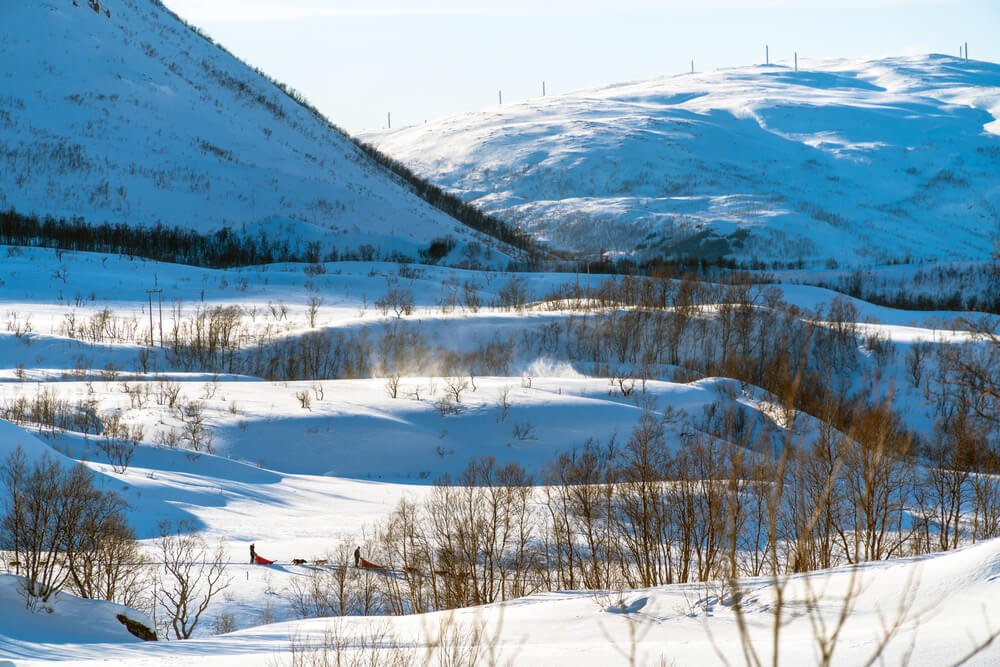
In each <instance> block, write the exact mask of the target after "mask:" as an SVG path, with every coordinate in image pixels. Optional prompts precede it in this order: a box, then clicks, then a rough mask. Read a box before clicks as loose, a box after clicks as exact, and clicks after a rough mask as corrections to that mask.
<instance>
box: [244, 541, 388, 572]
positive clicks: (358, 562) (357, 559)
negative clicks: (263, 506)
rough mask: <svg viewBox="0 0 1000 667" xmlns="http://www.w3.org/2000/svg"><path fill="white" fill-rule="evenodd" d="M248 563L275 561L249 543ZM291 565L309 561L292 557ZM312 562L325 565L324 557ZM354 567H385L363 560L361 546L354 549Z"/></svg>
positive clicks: (373, 568) (263, 563) (305, 563)
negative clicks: (265, 556) (258, 551)
mask: <svg viewBox="0 0 1000 667" xmlns="http://www.w3.org/2000/svg"><path fill="white" fill-rule="evenodd" d="M250 564H251V565H274V564H275V561H273V560H271V559H269V558H264V557H263V556H261V555H260V554H259V553H257V547H256V545H255V544H251V545H250ZM291 564H292V565H307V564H309V561H307V560H306V559H304V558H293V559H292V560H291ZM312 564H313V565H315V566H317V567H325V566H326V565H327V561H326V559H322V560H314V561H312ZM354 567H356V568H358V569H361V570H384V569H385V568H384V567H382V566H381V565H376V564H375V563H373V562H371V561H370V560H365V559H364V558H362V557H361V547H357V548H355V549H354Z"/></svg>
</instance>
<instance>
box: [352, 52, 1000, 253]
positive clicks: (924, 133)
mask: <svg viewBox="0 0 1000 667" xmlns="http://www.w3.org/2000/svg"><path fill="white" fill-rule="evenodd" d="M800 64H801V63H800ZM998 117H1000V65H996V64H992V63H986V62H975V61H971V62H965V61H962V60H959V59H956V58H952V57H947V56H924V57H905V58H888V59H883V60H872V61H832V62H819V63H815V64H813V63H809V64H808V65H807V66H805V68H804V69H800V70H799V71H792V70H791V69H789V68H787V67H779V66H755V67H744V68H734V69H724V70H718V71H714V72H708V73H699V74H693V75H683V76H673V77H664V78H659V79H655V80H651V81H644V82H638V83H626V84H621V85H614V86H608V87H606V88H601V89H598V90H587V91H580V92H576V93H571V94H567V95H561V96H555V97H547V98H540V99H535V100H531V101H528V102H524V103H521V104H514V105H509V106H504V107H494V108H490V109H486V110H483V111H480V112H476V113H469V114H466V115H462V116H457V117H454V118H448V119H445V120H441V121H438V122H434V123H429V124H426V125H420V126H414V127H410V128H403V129H398V130H394V131H391V132H386V133H383V134H380V135H376V136H374V137H372V140H373V141H374V143H375V144H376V145H377V146H378V147H379V148H380V149H382V150H383V151H386V152H387V153H389V154H390V155H392V156H393V157H395V158H397V159H399V160H401V161H403V162H405V163H407V164H409V165H410V166H411V167H413V168H414V169H415V170H416V171H417V172H418V173H420V174H422V175H424V176H426V177H428V178H430V179H431V180H433V181H434V182H436V183H438V184H440V185H442V186H443V187H445V188H446V189H448V190H450V191H452V192H454V193H456V194H458V195H460V196H461V197H463V198H464V199H466V200H467V201H470V202H473V203H475V204H477V205H479V206H481V207H483V208H484V209H485V210H487V211H489V212H491V213H495V214H498V215H499V216H500V217H502V218H504V219H505V220H507V221H508V222H515V223H519V224H522V225H524V226H525V228H526V229H528V230H529V231H531V232H533V233H534V234H536V235H538V236H539V237H540V238H542V239H545V240H547V241H549V242H550V243H551V244H553V245H554V246H556V247H563V248H568V249H572V250H575V251H579V252H582V253H597V252H598V251H610V252H611V253H612V254H616V253H623V254H633V255H636V256H639V257H646V256H658V255H659V256H662V255H665V254H666V255H670V254H676V255H697V256H702V257H710V258H711V257H721V256H727V257H733V258H736V259H741V260H746V259H750V258H757V259H761V260H765V261H767V260H779V261H782V262H797V261H798V260H802V261H803V262H805V263H811V264H816V263H819V262H822V261H827V260H836V261H837V262H838V263H840V264H842V265H843V264H849V265H872V264H879V263H884V262H887V261H896V260H929V259H974V260H981V259H986V258H988V257H989V253H990V251H991V249H992V248H993V242H994V239H995V237H996V235H997V233H998V229H1000V182H998V181H997V179H996V174H997V173H998V170H1000V136H998V135H1000V133H998V131H997V128H998V127H1000V121H998V120H997V118H998ZM945 228H947V229H948V234H947V235H942V234H941V233H940V230H941V229H945Z"/></svg>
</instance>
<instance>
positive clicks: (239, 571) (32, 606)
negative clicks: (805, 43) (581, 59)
mask: <svg viewBox="0 0 1000 667" xmlns="http://www.w3.org/2000/svg"><path fill="white" fill-rule="evenodd" d="M0 18H2V19H3V21H2V24H0V667H9V666H10V665H17V666H18V667H20V666H22V665H35V664H49V663H53V662H59V663H63V664H74V665H76V664H79V665H89V664H98V663H100V664H142V665H160V664H171V665H177V664H184V665H188V664H190V665H206V666H212V667H216V666H219V667H221V666H224V665H248V664H249V665H275V666H277V665H281V666H284V665H288V666H291V667H320V666H324V667H325V666H330V665H337V666H338V667H339V666H341V665H386V666H390V665H392V666H397V665H449V666H454V667H458V666H461V665H487V664H488V665H541V664H569V663H570V662H573V663H576V664H579V665H595V666H596V665H613V664H623V665H625V664H627V665H706V664H720V665H722V664H744V663H745V664H749V665H762V664H775V665H803V664H822V665H831V664H837V665H857V664H876V663H877V664H914V665H950V664H955V665H958V664H970V665H994V664H997V663H998V661H1000V643H998V642H997V641H996V640H997V638H998V637H1000V603H998V601H997V600H998V599H1000V597H998V593H1000V380H998V378H1000V370H998V369H1000V256H998V255H997V253H998V245H997V233H998V220H1000V218H998V214H997V207H998V206H1000V181H998V180H997V173H1000V143H998V141H1000V139H998V136H997V135H998V130H997V121H996V113H997V111H998V110H1000V106H998V105H1000V93H998V92H997V91H998V90H1000V67H998V66H997V65H995V64H991V63H985V62H966V61H960V60H958V59H954V58H945V57H942V56H926V57H919V58H889V59H883V60H874V61H864V62H860V61H853V62H836V63H834V62H825V63H821V64H814V63H801V65H802V68H801V71H797V72H796V71H788V70H787V68H784V67H772V66H767V67H753V68H743V69H730V70H720V71H716V72H709V73H704V74H696V75H689V76H682V77H671V78H664V79H661V80H657V81H651V82H645V83H632V84H623V85H618V86H611V87H608V88H605V89H601V90H598V91H589V92H583V93H577V94H569V95H561V96H556V97H551V98H545V99H539V100H536V101H533V102H528V103H523V104H518V105H512V106H508V107H503V108H495V109H488V110H485V111H482V112H479V113H476V114H469V115H466V116H461V117H456V118H451V119H446V120H442V121H437V122H433V123H428V124H427V125H425V126H420V127H413V128H404V129H401V130H397V131H393V132H390V133H385V134H380V135H375V136H370V137H366V138H365V140H366V141H371V142H372V143H373V144H375V145H376V146H377V148H378V150H382V151H385V153H386V154H387V155H388V156H391V157H386V156H385V155H381V154H379V153H378V152H377V151H375V150H374V149H373V148H371V147H370V146H365V145H361V144H359V143H355V141H354V140H352V139H351V138H350V137H347V136H346V135H344V134H343V133H342V132H341V131H340V130H338V129H337V128H336V127H335V126H333V125H332V124H331V123H329V121H327V120H326V119H324V118H323V117H322V116H321V115H320V114H319V113H318V112H317V111H315V110H314V109H312V108H311V107H309V106H308V104H307V103H305V101H304V99H303V98H302V96H301V95H299V94H297V93H295V92H294V91H289V90H288V89H287V88H285V87H282V86H279V85H277V84H274V83H272V82H271V81H270V80H269V79H268V78H267V77H266V76H265V75H263V74H261V73H260V72H257V71H255V70H253V69H251V68H249V67H247V66H246V65H244V64H243V63H241V62H240V61H239V60H237V59H236V58H234V57H233V56H231V55H230V54H228V53H227V52H225V51H224V50H222V49H221V48H219V47H217V46H216V45H214V44H213V43H212V42H211V41H210V40H208V39H207V38H205V37H203V36H202V35H200V34H198V33H197V32H196V31H194V30H193V29H192V28H190V27H189V26H187V25H186V24H184V23H183V22H182V21H181V20H180V19H179V18H178V17H177V16H175V15H174V14H172V13H171V12H170V11H169V10H167V9H166V8H165V7H164V6H163V5H161V4H160V3H159V2H157V1H155V0H99V1H98V0H25V1H23V2H18V3H14V4H11V3H8V5H4V6H2V7H0ZM394 159H395V160H399V161H400V162H399V163H395V162H394ZM409 170H412V172H410V171H409ZM422 177H423V178H427V179H429V180H428V181H423V180H421V178H422ZM449 193H450V194H449ZM460 199H461V200H465V201H466V202H467V204H462V203H461V201H460ZM477 207H479V208H477ZM480 208H481V209H482V211H485V212H486V213H489V214H494V215H495V216H496V217H491V216H490V215H486V214H484V213H482V212H481V211H480ZM157 225H158V227H157ZM944 227H946V228H947V230H948V231H947V233H946V234H945V233H943V232H942V231H941V230H942V228H944ZM623 259H624V260H629V259H631V260H634V262H628V261H626V262H622V261H620V260H623ZM681 260H683V261H681ZM727 265H728V268H727ZM734 267H738V268H739V270H736V268H734ZM154 634H155V638H156V640H157V641H148V640H150V639H152V638H153V635H154ZM144 640H146V641H144Z"/></svg>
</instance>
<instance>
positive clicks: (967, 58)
mask: <svg viewBox="0 0 1000 667" xmlns="http://www.w3.org/2000/svg"><path fill="white" fill-rule="evenodd" d="M965 62H969V43H968V42H966V43H965Z"/></svg>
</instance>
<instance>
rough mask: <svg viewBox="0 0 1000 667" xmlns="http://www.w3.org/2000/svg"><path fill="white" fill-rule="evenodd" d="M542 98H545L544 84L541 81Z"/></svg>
mask: <svg viewBox="0 0 1000 667" xmlns="http://www.w3.org/2000/svg"><path fill="white" fill-rule="evenodd" d="M542 97H545V82H544V81H542Z"/></svg>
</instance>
